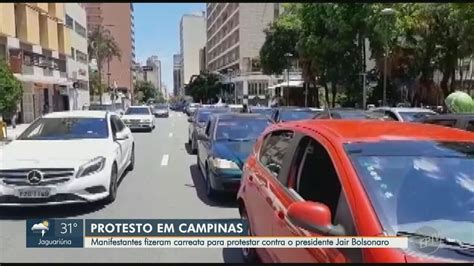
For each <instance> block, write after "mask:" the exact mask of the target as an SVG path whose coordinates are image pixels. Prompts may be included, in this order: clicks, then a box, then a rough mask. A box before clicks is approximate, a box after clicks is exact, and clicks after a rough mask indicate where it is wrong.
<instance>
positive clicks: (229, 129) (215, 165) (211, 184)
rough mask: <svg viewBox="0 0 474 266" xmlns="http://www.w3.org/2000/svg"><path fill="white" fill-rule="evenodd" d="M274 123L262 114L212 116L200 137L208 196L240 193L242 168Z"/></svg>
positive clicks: (199, 157) (200, 164) (199, 159)
mask: <svg viewBox="0 0 474 266" xmlns="http://www.w3.org/2000/svg"><path fill="white" fill-rule="evenodd" d="M271 124H272V121H271V120H270V119H269V118H268V117H266V116H265V115H261V114H244V113H221V114H212V115H211V116H210V119H209V120H208V122H207V124H206V127H205V130H204V131H203V132H201V133H200V134H199V136H198V146H199V148H198V155H197V163H196V164H197V166H198V168H199V169H200V170H201V173H202V174H203V176H204V179H205V181H206V195H207V196H208V197H209V198H213V197H214V196H215V195H216V194H217V193H222V192H230V193H232V192H233V193H235V192H237V190H238V188H239V185H240V176H241V174H242V167H243V165H244V163H245V160H246V159H247V157H248V155H249V154H250V152H251V150H252V146H253V144H254V142H255V141H256V139H257V138H258V137H259V136H260V134H262V132H263V131H264V130H265V129H266V128H267V127H268V126H269V125H271Z"/></svg>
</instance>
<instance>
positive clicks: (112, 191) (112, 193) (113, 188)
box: [105, 163, 118, 204]
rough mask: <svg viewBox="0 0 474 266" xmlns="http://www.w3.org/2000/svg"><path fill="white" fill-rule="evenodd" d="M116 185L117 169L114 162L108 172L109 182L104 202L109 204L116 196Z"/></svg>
mask: <svg viewBox="0 0 474 266" xmlns="http://www.w3.org/2000/svg"><path fill="white" fill-rule="evenodd" d="M117 187H118V170H117V165H116V164H115V163H114V164H113V166H112V171H111V174H110V184H109V195H108V196H107V198H105V203H106V204H110V203H112V202H114V201H115V199H116V198H117Z"/></svg>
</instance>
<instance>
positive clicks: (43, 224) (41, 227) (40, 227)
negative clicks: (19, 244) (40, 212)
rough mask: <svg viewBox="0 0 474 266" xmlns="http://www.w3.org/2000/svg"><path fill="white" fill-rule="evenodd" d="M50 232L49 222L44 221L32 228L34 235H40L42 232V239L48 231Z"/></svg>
mask: <svg viewBox="0 0 474 266" xmlns="http://www.w3.org/2000/svg"><path fill="white" fill-rule="evenodd" d="M48 230H49V222H48V221H46V220H45V221H42V222H41V223H37V224H35V225H33V226H32V227H31V231H33V232H34V233H39V232H41V237H43V236H44V234H45V233H46V231H48Z"/></svg>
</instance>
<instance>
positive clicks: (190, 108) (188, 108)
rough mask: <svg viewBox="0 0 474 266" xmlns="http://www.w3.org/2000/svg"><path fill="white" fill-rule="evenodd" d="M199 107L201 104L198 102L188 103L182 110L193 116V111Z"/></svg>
mask: <svg viewBox="0 0 474 266" xmlns="http://www.w3.org/2000/svg"><path fill="white" fill-rule="evenodd" d="M199 107H201V104H200V103H190V104H188V105H187V106H186V108H185V109H184V112H185V113H186V114H187V115H188V116H193V115H194V113H195V112H196V110H197V109H198V108H199Z"/></svg>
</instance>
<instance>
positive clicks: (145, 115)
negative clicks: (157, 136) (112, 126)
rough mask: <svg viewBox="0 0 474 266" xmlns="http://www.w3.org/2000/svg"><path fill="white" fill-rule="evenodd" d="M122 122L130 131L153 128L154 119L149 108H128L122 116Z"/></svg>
mask: <svg viewBox="0 0 474 266" xmlns="http://www.w3.org/2000/svg"><path fill="white" fill-rule="evenodd" d="M122 120H123V122H124V123H125V125H127V127H129V128H130V129H131V130H139V129H146V130H148V131H152V130H153V129H154V128H155V119H154V116H153V113H152V111H151V109H150V107H149V106H138V105H135V106H130V107H128V108H127V111H125V113H124V114H123V116H122Z"/></svg>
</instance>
